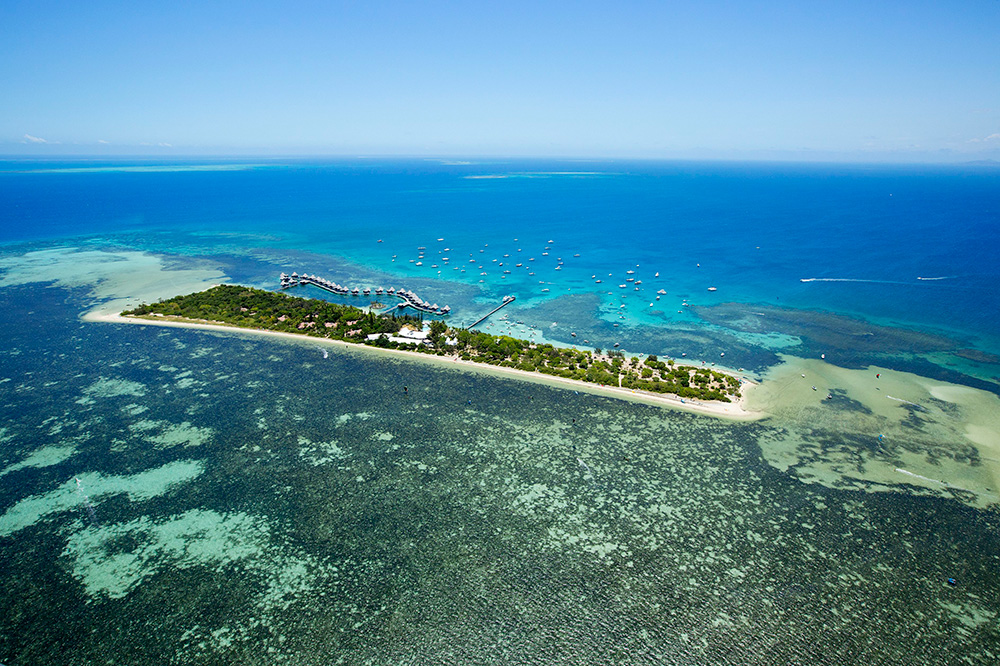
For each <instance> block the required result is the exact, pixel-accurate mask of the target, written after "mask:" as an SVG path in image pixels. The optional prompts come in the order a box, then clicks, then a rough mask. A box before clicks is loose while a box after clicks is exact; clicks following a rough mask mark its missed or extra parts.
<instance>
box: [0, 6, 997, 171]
mask: <svg viewBox="0 0 1000 666" xmlns="http://www.w3.org/2000/svg"><path fill="white" fill-rule="evenodd" d="M998 36H1000V0H946V1H941V2H922V1H920V0H912V1H908V2H895V1H886V2H879V1H877V0H876V1H875V2H872V1H871V0H868V1H866V2H854V1H852V0H837V1H829V2H827V1H825V0H818V1H806V2H802V1H794V2H792V1H786V0H775V1H772V2H736V1H732V2H722V1H717V0H703V1H700V2H613V3H612V2H603V3H596V2H546V1H544V0H536V1H535V2H521V1H519V0H514V1H504V2H496V1H493V2H475V1H471V0H466V1H465V2H398V3H389V2H378V1H374V0H372V1H359V2H335V1H331V2H295V1H294V0H288V1H286V2H280V3H279V2H254V1H252V0H251V1H243V2H221V1H220V2H213V1H211V0H201V1H198V2H187V1H184V0H175V1H172V2H138V1H133V2H106V1H101V0H87V1H86V2H77V1H72V2H70V1H55V0H29V1H22V0H4V2H3V3H0V43H2V47H0V91H2V92H0V96H2V99H3V101H2V102H0V153H3V154H26V155H56V154H87V153H91V154H98V155H103V154H107V155H111V154H151V155H193V154H219V155H221V154H233V155H249V154H259V155H266V154H275V155H291V154H311V155H333V154H343V155H354V154H398V155H469V156H475V155H544V156H580V157H647V158H709V159H711V158H718V159H845V160H853V159H862V160H891V161H961V160H967V159H982V158H994V159H1000V37H998Z"/></svg>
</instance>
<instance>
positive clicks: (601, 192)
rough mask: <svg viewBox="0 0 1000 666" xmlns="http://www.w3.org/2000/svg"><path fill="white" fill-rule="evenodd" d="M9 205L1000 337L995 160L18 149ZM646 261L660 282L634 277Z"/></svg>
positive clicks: (42, 226) (178, 243)
mask: <svg viewBox="0 0 1000 666" xmlns="http://www.w3.org/2000/svg"><path fill="white" fill-rule="evenodd" d="M220 164H222V165H224V166H225V167H226V168H224V169H222V170H216V169H214V168H213V167H214V166H216V165H220ZM123 167H124V169H123ZM189 167H195V169H194V170H190V169H189ZM198 167H201V168H198ZM0 206H2V209H3V215H2V216H0V242H2V243H4V244H7V245H10V244H15V243H21V242H25V241H47V240H59V239H63V238H67V237H102V236H104V237H115V236H117V237H120V238H132V239H134V238H139V239H140V242H142V243H145V244H146V245H147V249H151V250H156V249H159V250H164V251H169V250H178V249H179V250H180V251H182V252H188V253H192V254H202V255H211V254H213V253H217V252H219V251H220V249H221V250H225V249H231V248H232V247H233V246H234V245H235V246H240V247H241V248H243V249H246V248H253V249H271V250H297V251H308V252H311V253H315V254H317V255H327V256H335V257H341V258H345V259H347V260H349V261H351V262H354V263H356V264H359V265H363V266H367V267H371V268H377V269H380V270H382V271H387V272H389V273H390V274H392V275H399V276H400V278H401V279H402V278H405V277H407V276H416V277H420V278H432V279H435V280H445V281H458V282H463V283H466V284H470V285H473V286H476V287H477V288H478V289H480V290H481V293H482V296H483V299H484V300H490V299H494V298H496V297H497V296H498V295H501V294H505V293H513V294H516V295H517V296H518V297H519V298H522V299H525V301H527V302H538V301H544V300H546V299H549V298H554V297H556V296H557V295H565V294H567V293H576V294H579V293H582V292H593V293H596V294H599V295H601V296H602V297H605V300H606V301H607V302H608V304H609V305H610V304H612V302H614V303H615V304H619V303H625V304H626V305H627V308H626V312H625V313H622V314H625V315H627V316H628V317H629V318H630V322H631V323H635V324H642V323H647V324H651V325H655V324H657V323H664V324H669V323H670V322H671V321H674V320H680V321H684V320H685V319H687V318H688V317H687V313H686V312H684V311H682V313H677V312H676V310H677V309H679V308H675V307H673V306H674V305H678V306H679V305H681V302H682V301H687V302H689V303H690V304H692V305H694V304H702V305H711V304H715V303H723V302H741V303H758V304H772V305H782V306H788V307H795V308H809V309H820V310H825V311H829V312H839V313H846V314H853V315H858V316H860V317H863V318H866V319H868V320H869V321H873V322H880V323H894V324H900V325H904V326H911V327H917V328H929V329H933V330H938V331H945V332H951V333H954V334H957V335H958V336H960V337H961V338H962V339H963V341H964V342H966V343H967V345H968V346H974V347H977V348H980V349H984V350H988V351H993V352H998V351H1000V325H998V323H1000V315H998V313H1000V288H998V285H1000V262H997V256H1000V169H995V168H989V167H974V166H967V167H963V166H868V165H865V166H855V165H803V164H778V163H775V164H735V163H734V164H728V163H684V162H673V163H657V162H581V161H577V162H546V161H507V162H503V161H483V162H473V163H462V164H450V163H440V162H436V161H427V160H410V161H398V160H397V161H386V160H350V161H322V162H321V161H278V160H267V161H252V162H251V161H247V162H233V161H228V162H220V161H218V160H216V161H195V162H185V163H164V162H141V161H140V162H128V163H122V162H115V163H101V162H90V161H74V162H52V161H47V162H12V161H7V162H3V163H0ZM438 238H443V239H444V241H443V242H438V241H437V239H438ZM515 239H516V240H515ZM379 240H381V242H379ZM550 241H551V243H550ZM421 247H424V248H427V249H426V250H424V252H426V255H425V256H424V257H423V259H424V261H422V263H423V264H424V265H423V266H419V267H418V266H416V265H415V263H416V261H412V262H411V261H410V260H420V259H421V256H420V255H421V254H423V253H422V252H421V251H420V250H418V248H421ZM446 248H447V251H445V249H446ZM546 248H550V249H546ZM480 250H484V251H483V252H480ZM545 252H547V255H544V256H543V253H545ZM394 255H395V260H393V256H394ZM448 255H451V256H450V257H448ZM505 255H509V256H508V257H507V258H508V259H509V261H506V266H505V267H504V268H499V266H498V264H499V263H501V262H504V261H505V260H504V256H505ZM576 255H579V256H576ZM441 257H448V258H449V259H450V263H449V264H448V265H445V264H444V263H442V262H440V261H439V260H440V258H441ZM470 258H472V259H474V260H475V261H474V262H469V259H470ZM529 258H534V262H533V263H529V262H528V261H527V259H529ZM493 260H497V261H493ZM484 262H485V265H484ZM560 262H561V264H562V265H561V266H560ZM434 263H438V264H439V265H438V266H436V267H434V268H432V267H431V266H432V265H433V264H434ZM516 263H522V264H523V266H522V267H520V268H516V267H515V266H512V264H516ZM490 264H492V265H490ZM460 266H461V267H462V268H463V269H464V268H468V270H461V271H460V270H456V269H458V268H459V267H460ZM479 266H483V270H480V269H479ZM557 267H558V270H556V269H557ZM442 269H443V270H442ZM508 269H510V270H511V271H512V272H511V273H510V274H504V273H503V270H508ZM529 269H530V272H533V273H534V275H529V274H528V273H529ZM302 270H306V271H310V272H313V271H311V268H310V266H304V267H303V268H302ZM628 270H633V271H635V273H634V274H628V275H631V276H632V277H633V278H635V279H639V280H640V281H641V282H642V292H643V293H641V294H634V293H632V292H634V291H635V289H634V288H633V285H632V284H627V292H626V291H625V290H621V288H620V287H619V285H620V284H626V283H625V280H626V279H627V278H626V275H627V273H626V271H628ZM484 271H485V272H486V273H487V275H485V276H484V275H482V274H481V273H483V272H484ZM656 273H659V277H654V275H655V274H656ZM334 277H335V276H334ZM597 279H601V280H602V282H601V283H597V282H596V280H597ZM803 280H808V281H806V282H803ZM543 283H544V284H543ZM442 287H444V289H443V290H442V293H443V294H445V295H442V298H445V297H446V293H447V290H446V287H447V285H446V284H444V285H442ZM709 287H715V288H716V291H712V292H710V291H708V288H709ZM542 289H549V291H548V292H542V291H541V290H542ZM660 289H663V290H665V291H666V292H667V294H668V296H667V297H665V298H664V299H663V300H662V301H661V302H660V303H657V304H656V308H655V309H656V310H658V311H659V312H660V314H659V316H658V318H657V317H653V318H650V317H649V316H648V315H649V312H650V311H649V310H648V308H649V307H650V306H649V303H650V302H651V301H653V298H652V296H653V294H654V292H656V291H658V290H660ZM609 291H610V292H612V296H611V297H610V298H607V294H608V292H609ZM626 293H627V294H628V296H629V297H631V299H632V300H631V301H627V300H621V296H622V295H623V294H626ZM681 309H682V308H681ZM682 310H683V309H682ZM616 321H617V320H616Z"/></svg>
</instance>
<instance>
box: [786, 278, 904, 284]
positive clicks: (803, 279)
mask: <svg viewBox="0 0 1000 666" xmlns="http://www.w3.org/2000/svg"><path fill="white" fill-rule="evenodd" d="M799 282H868V283H871V284H909V283H908V282H900V281H898V280H865V279H862V278H801V279H800V280H799Z"/></svg>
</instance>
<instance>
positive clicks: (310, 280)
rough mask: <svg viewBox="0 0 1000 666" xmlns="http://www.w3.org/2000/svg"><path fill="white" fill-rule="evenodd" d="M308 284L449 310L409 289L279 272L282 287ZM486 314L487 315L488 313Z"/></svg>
mask: <svg viewBox="0 0 1000 666" xmlns="http://www.w3.org/2000/svg"><path fill="white" fill-rule="evenodd" d="M310 284H311V285H313V286H314V287H319V288H320V289H323V290H324V291H328V292H330V293H331V294H337V295H338V296H359V295H361V294H362V293H363V294H364V295H365V296H369V295H371V293H372V291H374V292H375V294H377V295H379V296H381V295H382V294H387V295H389V296H395V297H396V298H398V299H400V300H401V301H402V303H399V304H397V305H396V307H397V308H400V309H402V308H407V307H409V308H413V309H414V310H417V311H419V312H426V313H427V314H433V315H442V316H443V315H447V314H449V313H450V312H451V307H449V306H447V305H445V306H444V307H438V304H437V303H428V302H427V301H425V300H423V299H421V298H420V297H419V296H417V295H416V294H415V293H413V292H412V291H410V290H409V289H398V290H397V289H394V288H392V287H389V288H388V289H383V288H382V287H376V288H375V289H374V290H373V289H370V288H368V287H365V288H364V289H363V290H360V289H358V288H357V287H354V288H353V289H352V288H348V287H345V286H343V285H339V284H337V283H336V282H331V281H330V280H327V279H325V278H321V277H318V276H316V275H306V274H305V273H303V274H302V275H299V274H298V273H292V274H291V275H286V274H285V273H282V274H281V288H282V289H289V288H290V287H297V286H304V285H310ZM511 298H513V297H511ZM504 305H506V303H504ZM500 307H503V306H500ZM499 309H500V308H497V310H499ZM493 312H496V310H494V311H493ZM493 312H491V313H490V314H493ZM486 316H487V317H488V316H489V315H486ZM485 318H486V317H483V319H485ZM477 323H478V322H477Z"/></svg>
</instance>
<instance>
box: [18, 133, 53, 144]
mask: <svg viewBox="0 0 1000 666" xmlns="http://www.w3.org/2000/svg"><path fill="white" fill-rule="evenodd" d="M21 143H48V141H46V140H45V139H43V138H42V137H40V136H31V135H30V134H25V135H24V140H23V141H22V142H21Z"/></svg>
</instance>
